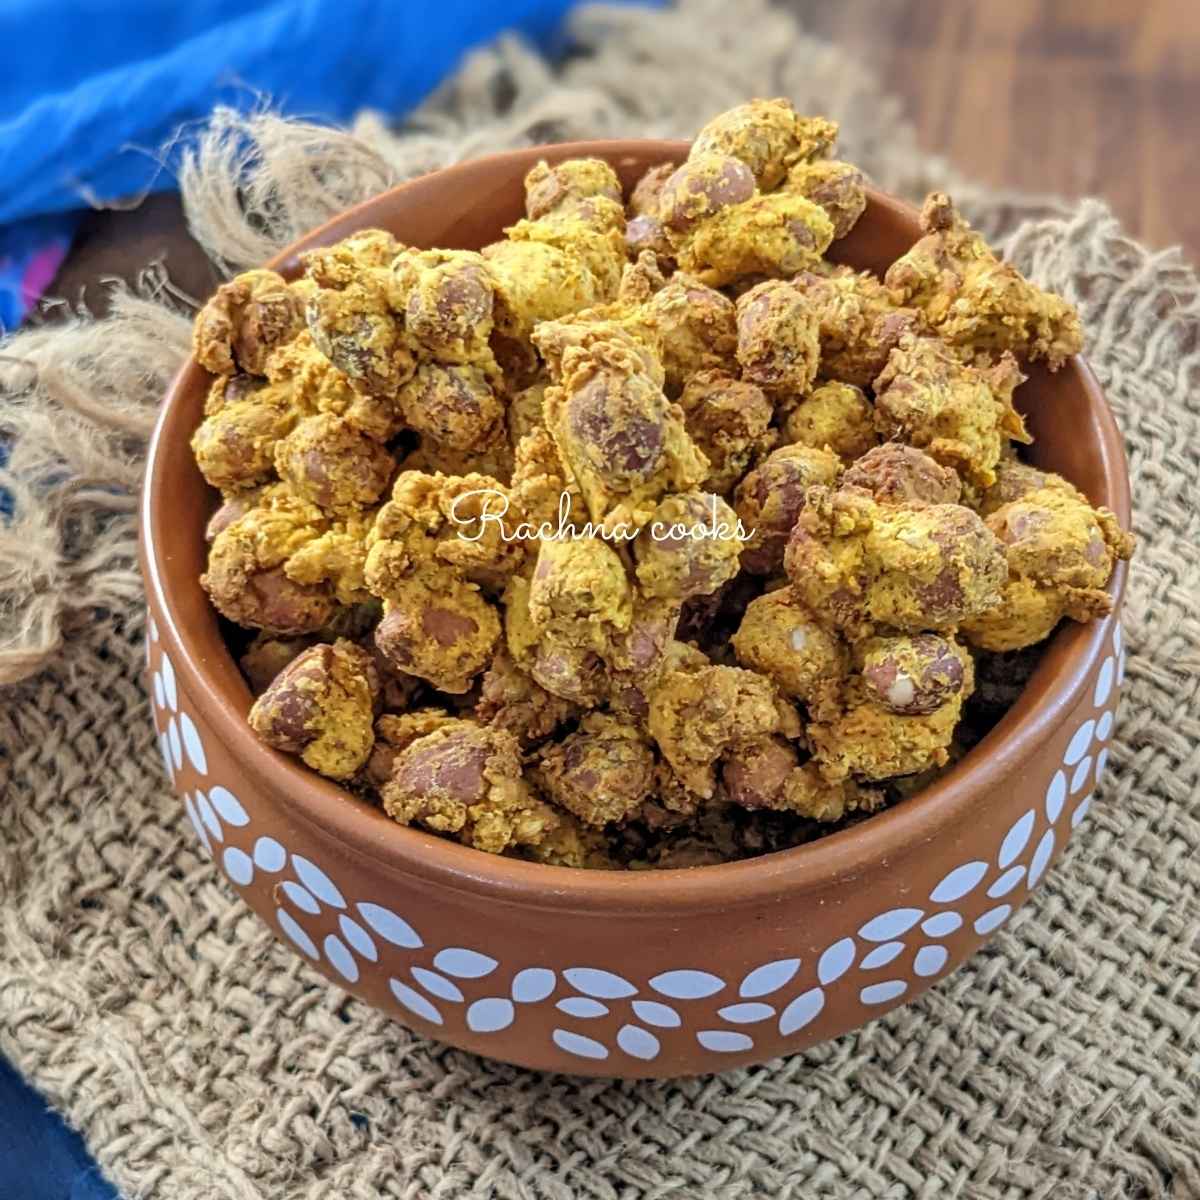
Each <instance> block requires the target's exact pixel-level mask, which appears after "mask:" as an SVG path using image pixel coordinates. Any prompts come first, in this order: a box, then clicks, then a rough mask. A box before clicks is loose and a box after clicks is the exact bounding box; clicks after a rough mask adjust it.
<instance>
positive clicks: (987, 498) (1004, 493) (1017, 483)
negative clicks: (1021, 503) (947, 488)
mask: <svg viewBox="0 0 1200 1200" xmlns="http://www.w3.org/2000/svg"><path fill="white" fill-rule="evenodd" d="M1042 488H1053V489H1056V490H1058V491H1062V492H1066V493H1067V494H1068V495H1071V496H1074V497H1076V498H1077V499H1080V500H1082V499H1084V497H1083V495H1082V494H1081V493H1080V492H1079V491H1078V489H1077V488H1076V487H1075V486H1074V484H1071V483H1068V482H1067V481H1066V480H1065V479H1064V478H1063V477H1062V476H1061V475H1055V474H1054V472H1053V471H1042V470H1039V469H1038V468H1037V467H1032V466H1030V465H1029V464H1028V463H1023V462H1020V461H1019V460H1018V459H1015V458H1006V459H1001V460H1000V462H998V463H997V464H996V482H995V483H993V484H992V486H991V487H989V488H987V489H985V491H984V492H983V493H982V495H981V496H980V497H979V504H978V505H977V508H978V511H979V515H980V516H983V517H988V516H991V514H992V513H994V512H995V511H996V510H997V509H998V508H1002V507H1003V506H1004V505H1006V504H1010V503H1011V502H1012V501H1013V500H1020V499H1022V498H1023V497H1025V496H1028V495H1029V493H1030V492H1038V491H1041V490H1042Z"/></svg>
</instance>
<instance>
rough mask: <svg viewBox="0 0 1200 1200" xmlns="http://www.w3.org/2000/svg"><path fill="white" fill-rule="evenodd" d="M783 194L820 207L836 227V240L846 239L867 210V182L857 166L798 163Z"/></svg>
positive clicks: (834, 161) (818, 161)
mask: <svg viewBox="0 0 1200 1200" xmlns="http://www.w3.org/2000/svg"><path fill="white" fill-rule="evenodd" d="M783 190H784V191H787V192H795V193H796V195H798V196H803V197H804V198H805V199H806V200H811V201H812V202H813V203H814V204H819V205H820V206H821V207H822V208H823V209H824V210H825V215H826V216H827V217H828V218H829V219H830V221H831V222H832V223H833V236H834V238H835V239H836V238H843V237H845V236H846V234H848V233H849V232H850V230H851V229H853V228H854V226H855V225H856V224H857V223H858V218H859V217H861V216H862V215H863V212H864V211H865V210H866V207H867V190H866V179H865V178H864V177H863V173H862V172H861V171H860V170H859V169H858V168H857V167H856V166H854V164H853V163H848V162H840V161H838V160H837V159H831V158H822V159H816V160H804V161H801V162H798V163H796V165H795V166H793V167H792V168H791V170H790V171H788V174H787V179H786V180H785V181H784V183H783Z"/></svg>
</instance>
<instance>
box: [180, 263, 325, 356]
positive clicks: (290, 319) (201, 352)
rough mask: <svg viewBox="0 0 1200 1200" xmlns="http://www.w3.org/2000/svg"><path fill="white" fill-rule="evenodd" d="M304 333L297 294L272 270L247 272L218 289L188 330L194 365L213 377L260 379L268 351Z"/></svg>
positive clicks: (269, 352) (302, 317)
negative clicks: (248, 376)
mask: <svg viewBox="0 0 1200 1200" xmlns="http://www.w3.org/2000/svg"><path fill="white" fill-rule="evenodd" d="M303 328H304V316H303V308H302V306H301V302H300V297H299V295H298V293H297V292H296V291H295V289H293V288H292V287H291V285H290V284H288V282H287V281H286V280H285V279H284V278H283V276H282V275H277V274H276V273H275V272H274V271H267V270H259V271H246V272H244V273H243V274H241V275H237V276H235V277H234V278H233V279H231V280H230V281H229V282H228V283H223V284H221V286H220V287H219V288H217V291H216V294H215V295H214V296H213V297H212V299H211V300H209V301H208V303H207V304H205V306H204V307H203V308H202V309H201V310H200V313H199V315H198V316H197V317H196V324H195V327H194V328H193V331H192V350H193V353H194V354H195V355H196V361H197V362H198V363H199V364H200V365H201V366H202V367H204V368H205V369H206V370H208V371H211V372H212V373H213V374H214V375H234V374H236V373H237V372H239V371H243V372H246V373H247V374H249V375H265V374H266V370H265V368H266V362H267V358H268V356H269V355H270V354H271V352H272V351H273V350H275V349H276V348H278V347H279V346H282V345H284V344H285V343H286V342H289V341H291V339H292V338H294V337H295V336H296V334H298V333H299V332H300V330H301V329H303Z"/></svg>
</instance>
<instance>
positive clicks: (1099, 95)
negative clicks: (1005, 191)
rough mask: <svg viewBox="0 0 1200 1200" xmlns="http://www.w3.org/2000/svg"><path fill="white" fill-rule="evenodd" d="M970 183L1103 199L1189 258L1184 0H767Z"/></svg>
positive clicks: (1195, 180)
mask: <svg viewBox="0 0 1200 1200" xmlns="http://www.w3.org/2000/svg"><path fill="white" fill-rule="evenodd" d="M780 2H781V3H782V5H783V7H786V8H788V9H790V10H791V11H793V12H794V13H795V14H796V15H797V17H799V19H800V21H801V23H802V24H803V26H804V27H805V29H806V30H808V31H809V32H811V33H813V34H816V35H818V36H821V37H825V38H828V39H829V40H830V41H833V42H835V43H837V44H838V45H841V46H843V47H845V48H846V49H848V50H850V51H851V52H852V53H853V54H855V55H856V56H857V57H859V59H860V60H862V61H863V62H865V63H867V64H868V65H869V66H870V67H871V68H872V69H873V70H874V71H875V72H876V73H877V74H878V76H879V79H880V82H881V83H882V85H883V87H884V90H885V91H888V92H891V93H893V94H895V95H897V96H899V97H900V99H901V100H902V101H903V103H904V105H905V108H906V109H907V112H908V114H909V116H910V117H911V118H912V120H913V123H914V124H915V126H916V129H917V133H918V137H919V139H920V142H921V144H922V145H923V146H924V147H925V148H927V149H929V150H931V151H935V152H936V153H938V154H941V155H943V156H944V157H946V158H947V159H949V160H950V161H951V162H952V163H954V164H955V166H957V167H958V168H959V169H960V170H961V171H963V172H964V173H965V174H967V175H969V176H971V177H972V178H975V179H978V180H980V181H981V182H983V183H991V184H995V185H997V186H1002V187H1014V188H1020V189H1024V190H1029V191H1035V192H1052V193H1057V194H1060V195H1063V196H1068V197H1078V196H1084V195H1097V196H1101V197H1103V198H1104V199H1105V200H1107V201H1108V202H1109V203H1110V204H1111V205H1112V206H1113V208H1114V209H1115V211H1116V212H1117V214H1118V215H1119V216H1120V217H1121V219H1122V221H1123V222H1124V223H1125V226H1126V228H1127V229H1129V231H1130V232H1131V233H1133V234H1135V235H1136V236H1137V237H1139V238H1141V239H1142V240H1143V241H1146V242H1148V243H1149V244H1150V245H1152V246H1156V247H1162V246H1168V245H1173V244H1182V246H1183V248H1184V250H1185V252H1186V253H1187V255H1188V257H1189V258H1190V259H1192V260H1193V261H1196V260H1197V259H1198V258H1200V204H1197V203H1196V199H1195V198H1196V196H1197V195H1198V194H1200V156H1197V155H1196V153H1195V151H1194V144H1195V136H1196V133H1197V130H1198V128H1200V116H1198V114H1200V3H1197V0H837V2H832V0H780Z"/></svg>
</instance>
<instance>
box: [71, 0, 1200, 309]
mask: <svg viewBox="0 0 1200 1200" xmlns="http://www.w3.org/2000/svg"><path fill="white" fill-rule="evenodd" d="M730 2H731V3H733V2H735V0H730ZM777 2H778V3H780V4H782V5H784V6H785V7H787V8H789V9H791V10H792V11H794V12H795V13H796V15H797V16H798V17H799V18H800V20H801V23H802V24H803V25H804V27H805V28H806V29H807V30H808V31H810V32H811V33H814V34H816V35H818V36H821V37H825V38H828V39H829V40H831V41H833V42H836V43H838V44H839V45H842V46H844V47H846V48H847V49H849V50H850V51H851V52H852V53H854V54H855V55H856V56H857V57H858V58H859V59H860V60H861V61H863V62H865V63H866V64H868V65H869V66H870V67H871V68H872V69H874V70H875V71H876V72H877V73H878V75H879V78H880V80H881V82H882V84H883V87H884V89H885V90H886V91H888V92H890V93H893V94H895V95H897V96H899V97H900V99H901V100H902V101H903V103H904V105H905V107H906V109H907V111H908V114H909V116H910V117H911V119H912V120H913V122H914V124H915V125H916V128H917V132H918V136H919V139H920V142H921V144H922V145H924V146H925V147H927V148H928V149H930V150H932V151H935V152H936V153H938V154H941V155H943V156H944V157H946V158H948V159H949V160H950V161H951V162H953V163H954V164H956V165H957V166H958V167H959V169H961V170H962V171H963V172H964V173H966V174H967V175H969V176H970V177H972V178H975V179H978V180H980V181H981V182H984V183H994V184H997V185H1005V186H1010V187H1016V188H1022V189H1027V190H1030V191H1034V192H1051V193H1056V194H1060V195H1063V196H1068V197H1077V196H1084V195H1098V196H1102V197H1104V199H1106V200H1107V201H1108V202H1109V203H1110V204H1112V206H1113V208H1114V209H1115V210H1116V212H1117V213H1118V215H1119V216H1120V217H1121V219H1122V220H1123V221H1124V222H1125V225H1126V227H1127V228H1128V229H1129V230H1130V232H1132V233H1133V234H1134V235H1135V236H1137V237H1139V238H1141V239H1142V240H1143V241H1146V242H1148V243H1149V244H1150V245H1152V246H1155V247H1163V246H1169V245H1174V244H1182V245H1183V247H1184V250H1185V252H1186V253H1187V255H1188V257H1189V258H1190V259H1191V260H1192V261H1193V262H1197V261H1200V203H1197V196H1198V194H1200V156H1197V154H1196V153H1195V148H1194V145H1193V138H1192V137H1191V136H1189V135H1191V134H1193V133H1194V132H1195V130H1196V127H1197V119H1196V114H1197V113H1200V0H777ZM156 257H162V258H163V259H164V260H165V262H166V265H167V268H168V270H169V271H170V272H171V275H172V277H173V279H174V280H175V281H176V282H177V283H178V284H179V285H180V286H182V288H183V290H184V291H186V292H188V293H190V294H191V295H192V296H194V297H195V298H197V299H203V298H204V296H205V295H207V293H208V292H209V291H210V290H211V288H212V287H213V286H215V282H216V277H215V275H214V274H213V272H212V269H211V268H210V266H209V265H208V263H207V261H206V260H205V258H204V256H203V254H202V253H201V252H200V250H199V248H198V247H197V246H196V245H195V243H194V242H192V241H191V239H190V238H189V237H188V236H187V234H186V231H185V230H184V228H183V220H182V214H181V212H180V209H179V203H178V200H177V198H176V197H174V196H161V197H152V198H151V199H150V200H149V201H148V202H147V203H146V204H144V205H143V206H142V207H141V208H140V209H138V210H135V211H133V212H100V213H94V214H91V215H89V217H88V218H87V222H86V224H85V227H84V229H83V230H82V231H81V234H80V237H79V238H78V240H77V242H76V245H75V248H74V250H73V251H72V253H71V255H70V256H69V258H68V260H67V262H66V263H65V264H64V266H63V269H62V271H61V272H60V275H59V278H58V279H57V280H56V281H55V284H54V286H53V288H52V292H51V294H56V295H60V296H67V297H70V298H71V299H78V298H80V297H81V296H86V297H87V300H88V302H89V303H90V304H91V305H92V307H93V309H94V310H102V309H103V307H104V289H103V287H102V286H100V285H99V283H98V281H99V280H102V279H104V278H105V277H106V276H113V275H116V276H120V277H124V278H131V277H133V276H134V275H135V274H136V272H137V270H138V269H139V268H140V267H141V266H142V265H143V264H144V263H145V262H146V261H147V260H148V259H151V258H156Z"/></svg>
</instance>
